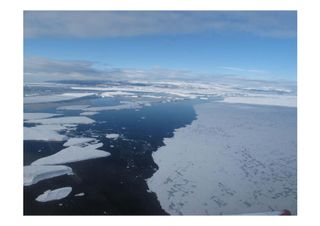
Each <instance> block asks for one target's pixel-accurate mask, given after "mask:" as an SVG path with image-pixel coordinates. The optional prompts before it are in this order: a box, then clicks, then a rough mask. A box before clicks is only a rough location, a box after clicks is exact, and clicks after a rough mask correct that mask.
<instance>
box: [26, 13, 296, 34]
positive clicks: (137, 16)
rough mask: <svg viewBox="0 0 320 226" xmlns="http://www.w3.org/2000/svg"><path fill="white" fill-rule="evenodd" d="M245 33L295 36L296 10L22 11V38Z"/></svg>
mask: <svg viewBox="0 0 320 226" xmlns="http://www.w3.org/2000/svg"><path fill="white" fill-rule="evenodd" d="M197 32H214V33H220V32H245V33H251V34H254V35H259V36H267V37H282V38H290V37H295V36H296V33H297V25H296V12H295V11H25V13H24V36H25V38H36V37H76V38H101V37H104V38H106V37H132V36H140V35H173V34H193V33H197Z"/></svg>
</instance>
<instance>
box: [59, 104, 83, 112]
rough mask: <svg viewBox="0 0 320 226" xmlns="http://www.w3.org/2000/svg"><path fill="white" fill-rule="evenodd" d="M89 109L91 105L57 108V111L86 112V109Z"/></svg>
mask: <svg viewBox="0 0 320 226" xmlns="http://www.w3.org/2000/svg"><path fill="white" fill-rule="evenodd" d="M87 107H89V105H68V106H61V107H57V110H68V111H71V110H85V108H87Z"/></svg>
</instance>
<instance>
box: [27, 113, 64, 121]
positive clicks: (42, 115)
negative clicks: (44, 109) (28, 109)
mask: <svg viewBox="0 0 320 226" xmlns="http://www.w3.org/2000/svg"><path fill="white" fill-rule="evenodd" d="M58 115H60V114H51V113H24V114H23V118H24V120H33V119H45V118H51V117H53V116H58Z"/></svg>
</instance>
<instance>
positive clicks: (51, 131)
mask: <svg viewBox="0 0 320 226" xmlns="http://www.w3.org/2000/svg"><path fill="white" fill-rule="evenodd" d="M66 129H67V127H65V126H61V125H37V126H33V127H24V128H23V139H24V140H44V141H64V140H67V139H68V138H67V137H66V136H65V135H62V134H59V133H58V131H62V130H66Z"/></svg>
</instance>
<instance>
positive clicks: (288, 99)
mask: <svg viewBox="0 0 320 226" xmlns="http://www.w3.org/2000/svg"><path fill="white" fill-rule="evenodd" d="M223 102H226V103H241V104H258V105H273V106H284V107H297V97H296V96H282V95H263V96H262V95H258V96H236V97H225V98H224V100H223Z"/></svg>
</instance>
